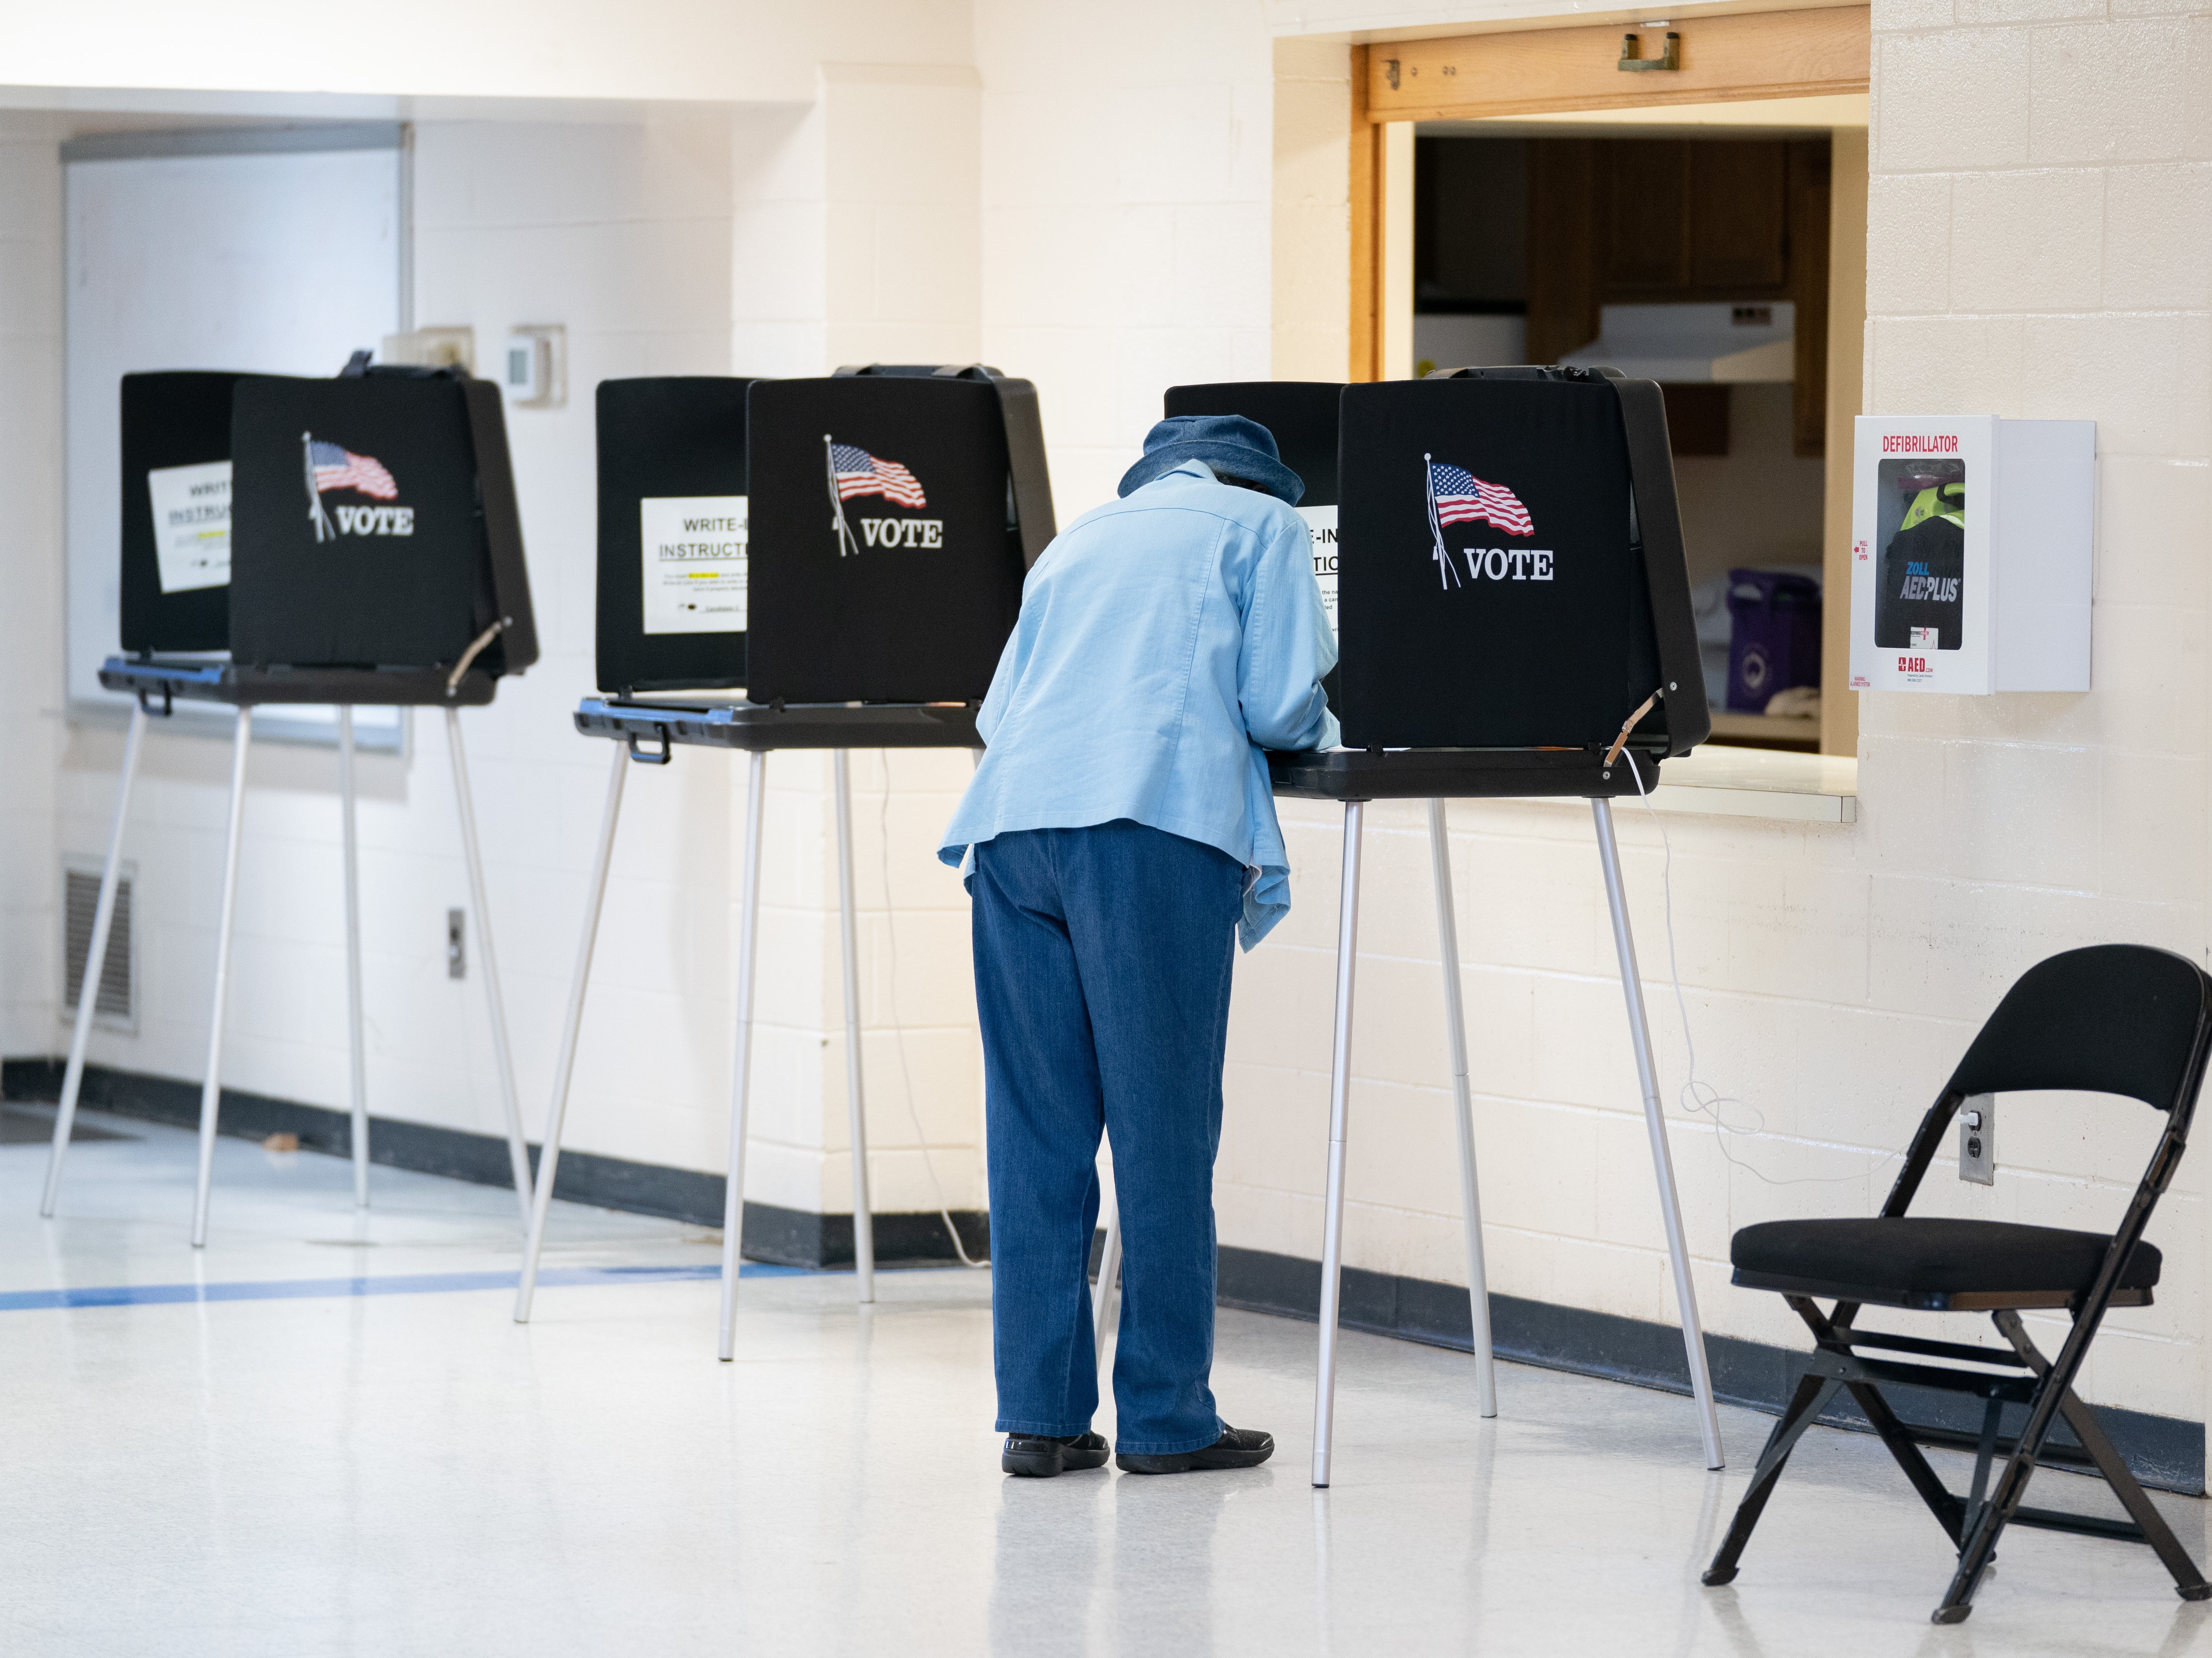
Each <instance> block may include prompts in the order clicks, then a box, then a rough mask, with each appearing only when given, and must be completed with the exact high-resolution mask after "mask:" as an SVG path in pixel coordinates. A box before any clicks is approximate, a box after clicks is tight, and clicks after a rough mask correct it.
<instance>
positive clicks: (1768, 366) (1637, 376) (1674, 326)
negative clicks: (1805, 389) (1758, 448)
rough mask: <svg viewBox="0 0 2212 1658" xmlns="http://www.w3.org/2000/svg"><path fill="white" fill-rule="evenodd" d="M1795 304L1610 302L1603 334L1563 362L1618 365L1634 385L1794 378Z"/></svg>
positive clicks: (1602, 317)
mask: <svg viewBox="0 0 2212 1658" xmlns="http://www.w3.org/2000/svg"><path fill="white" fill-rule="evenodd" d="M1796 333H1797V307H1796V306H1794V305H1792V304H1791V303H1790V301H1787V300H1776V301H1764V300H1762V301H1759V302H1758V303H1756V304H1749V305H1608V306H1606V307H1603V308H1601V310H1600V311H1599V313H1598V336H1597V337H1596V338H1595V340H1592V341H1591V342H1590V343H1589V344H1588V345H1585V346H1584V347H1583V348H1582V349H1580V350H1579V351H1570V352H1568V353H1567V355H1565V356H1564V357H1561V358H1560V359H1559V361H1561V362H1562V363H1565V364H1567V365H1569V366H1570V367H1577V368H1599V367H1604V368H1618V369H1619V370H1620V372H1621V373H1622V374H1626V375H1627V376H1628V377H1629V379H1631V380H1661V381H1672V382H1674V383H1676V384H1680V383H1683V382H1698V381H1705V382H1714V381H1717V382H1720V383H1722V384H1727V385H1742V384H1744V383H1746V382H1747V381H1755V380H1766V381H1774V380H1795V379H1796V358H1797V343H1796Z"/></svg>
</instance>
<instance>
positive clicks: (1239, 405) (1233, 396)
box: [1163, 380, 1344, 717]
mask: <svg viewBox="0 0 2212 1658" xmlns="http://www.w3.org/2000/svg"><path fill="white" fill-rule="evenodd" d="M1343 395H1344V387H1343V386H1341V385H1340V384H1339V383H1337V382H1336V381H1334V380H1224V381H1218V382H1216V383H1214V384H1212V385H1206V386H1170V387H1169V388H1168V394H1167V398H1166V407H1165V409H1164V411H1163V412H1164V413H1165V414H1166V415H1167V416H1168V417H1169V418H1170V419H1173V418H1175V417H1176V416H1178V415H1242V416H1244V418H1245V419H1247V420H1253V421H1257V422H1259V423H1260V424H1261V425H1262V426H1264V427H1266V428H1267V430H1268V432H1269V433H1270V434H1273V437H1274V440H1275V451H1276V452H1277V453H1278V454H1279V455H1280V456H1282V458H1283V465H1285V466H1287V467H1289V468H1290V469H1291V471H1293V472H1296V473H1297V475H1298V477H1299V479H1300V480H1301V481H1302V482H1303V483H1304V484H1305V486H1306V492H1305V494H1304V495H1301V496H1300V497H1299V498H1298V511H1299V512H1300V513H1304V515H1305V516H1306V518H1307V519H1308V527H1309V529H1310V531H1311V532H1312V535H1313V537H1314V575H1315V577H1316V580H1319V579H1322V577H1323V574H1324V570H1325V569H1326V572H1327V573H1328V574H1331V575H1333V574H1335V573H1336V567H1337V561H1338V556H1339V555H1338V541H1337V537H1338V536H1339V534H1340V529H1338V528H1332V527H1330V526H1329V525H1328V522H1327V520H1326V513H1322V512H1317V511H1316V509H1334V507H1336V505H1337V501H1338V494H1337V471H1336V449H1337V441H1336V428H1337V410H1338V404H1339V403H1340V399H1341V398H1342V397H1343ZM1316 518H1320V519H1322V522H1321V523H1319V524H1316V523H1315V522H1314V521H1313V520H1314V519H1316ZM1321 684H1322V694H1323V695H1326V696H1327V697H1328V706H1329V708H1330V709H1331V711H1333V712H1334V713H1335V714H1338V715H1339V716H1340V717H1341V715H1342V714H1343V711H1344V703H1343V696H1344V673H1343V671H1342V669H1340V668H1332V669H1330V670H1329V671H1328V674H1327V675H1326V676H1324V677H1323V678H1322V682H1321Z"/></svg>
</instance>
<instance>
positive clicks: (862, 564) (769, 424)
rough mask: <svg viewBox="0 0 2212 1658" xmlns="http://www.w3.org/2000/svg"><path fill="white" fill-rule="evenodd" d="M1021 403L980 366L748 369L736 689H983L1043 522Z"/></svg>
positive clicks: (805, 693)
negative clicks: (819, 372) (743, 665)
mask: <svg viewBox="0 0 2212 1658" xmlns="http://www.w3.org/2000/svg"><path fill="white" fill-rule="evenodd" d="M746 446H747V456H748V459H747V468H746V476H747V478H748V481H749V483H750V497H749V499H750V511H751V531H750V582H751V593H750V625H749V629H748V633H747V636H746V654H747V658H748V663H747V684H746V695H747V696H748V697H749V698H750V700H751V701H755V702H775V701H784V702H847V701H853V702H860V701H869V702H963V701H980V700H981V698H982V696H983V695H984V694H985V693H986V692H987V691H988V690H989V689H990V686H991V675H992V672H993V671H994V669H995V668H996V667H997V665H998V661H999V653H1000V650H1001V649H1002V648H1003V647H1004V646H1005V644H1006V635H1007V634H1008V633H1010V632H1011V631H1012V629H1013V624H1014V618H1015V616H1017V615H1018V613H1019V611H1020V609H1021V602H1022V578H1023V575H1024V568H1025V563H1026V562H1027V560H1028V559H1029V558H1030V557H1033V556H1034V554H1035V552H1036V550H1042V545H1043V543H1044V542H1045V541H1046V540H1048V539H1049V538H1050V536H1051V534H1052V506H1051V495H1050V488H1049V484H1048V483H1047V482H1046V479H1045V472H1044V454H1043V445H1042V432H1041V429H1040V428H1038V426H1037V423H1036V394H1035V392H1034V391H1033V390H1032V389H1031V388H1030V386H1029V384H1028V382H1026V381H1023V380H1006V379H1005V378H1004V377H1002V376H999V375H997V374H994V373H992V372H991V371H985V370H974V369H970V370H965V371H963V370H959V369H953V370H933V369H928V368H921V369H916V370H911V371H908V370H900V369H880V368H878V369H873V370H868V371H860V372H854V373H841V374H836V375H833V376H831V377H829V378H828V379H823V380H759V381H756V382H754V384H753V386H752V388H751V391H750V393H749V394H748V398H747V403H746Z"/></svg>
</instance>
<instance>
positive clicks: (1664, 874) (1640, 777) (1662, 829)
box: [1621, 702, 1903, 1186]
mask: <svg viewBox="0 0 2212 1658" xmlns="http://www.w3.org/2000/svg"><path fill="white" fill-rule="evenodd" d="M1650 706H1651V705H1650V703H1649V702H1646V703H1645V704H1644V708H1639V709H1638V710H1637V712H1636V713H1635V714H1631V715H1630V716H1629V721H1628V726H1633V725H1634V724H1635V723H1636V721H1637V720H1638V719H1640V718H1641V717H1642V716H1643V714H1644V712H1645V710H1647V709H1649V708H1650ZM1628 726H1623V727H1622V728H1621V731H1622V735H1623V736H1624V737H1625V736H1626V734H1627V731H1628ZM1622 757H1623V758H1625V759H1626V760H1627V762H1628V774H1629V776H1630V778H1631V779H1632V780H1634V782H1635V784H1636V793H1637V796H1638V799H1641V800H1642V801H1643V802H1644V811H1645V813H1646V814H1648V815H1649V816H1650V819H1651V824H1652V827H1653V828H1654V829H1657V830H1658V831H1659V845H1660V847H1661V849H1662V853H1663V855H1662V859H1661V861H1660V865H1659V887H1660V890H1661V892H1662V894H1663V895H1664V897H1665V902H1666V917H1667V981H1668V985H1669V986H1670V987H1672V988H1673V990H1674V1012H1675V1014H1676V1016H1677V1017H1679V1018H1680V1020H1681V1022H1682V1047H1683V1049H1684V1051H1685V1052H1686V1053H1687V1054H1688V1055H1689V1066H1690V1068H1689V1075H1688V1077H1687V1078H1686V1080H1685V1081H1684V1082H1683V1084H1682V1088H1681V1091H1680V1094H1678V1095H1677V1096H1675V1097H1676V1098H1677V1100H1679V1101H1680V1104H1681V1107H1682V1109H1683V1110H1684V1111H1685V1112H1686V1113H1690V1114H1694V1115H1698V1116H1704V1117H1710V1118H1711V1119H1712V1124H1713V1127H1714V1129H1715V1130H1716V1131H1717V1132H1716V1133H1715V1134H1714V1135H1713V1144H1714V1145H1717V1146H1718V1147H1720V1152H1721V1156H1722V1157H1724V1158H1726V1159H1727V1160H1728V1161H1729V1163H1733V1164H1734V1165H1735V1167H1736V1168H1738V1169H1742V1170H1743V1171H1744V1173H1745V1174H1747V1175H1750V1176H1752V1178H1753V1179H1754V1180H1759V1181H1765V1183H1766V1184H1767V1185H1769V1186H1834V1185H1840V1184H1843V1183H1844V1182H1847V1181H1856V1180H1869V1179H1871V1178H1872V1177H1873V1175H1874V1174H1875V1170H1876V1169H1880V1168H1881V1166H1882V1164H1883V1163H1887V1162H1889V1161H1890V1159H1891V1158H1893V1157H1900V1156H1902V1155H1903V1154H1902V1153H1901V1152H1897V1151H1891V1152H1888V1153H1887V1154H1885V1155H1884V1156H1883V1157H1881V1159H1880V1160H1879V1161H1877V1162H1876V1163H1874V1164H1873V1165H1872V1167H1870V1168H1869V1169H1867V1171H1866V1172H1865V1173H1864V1174H1863V1175H1796V1176H1794V1177H1792V1178H1790V1179H1788V1180H1777V1179H1775V1177H1774V1176H1773V1175H1769V1174H1766V1173H1765V1172H1764V1171H1763V1170H1761V1169H1757V1168H1754V1167H1753V1165H1752V1164H1750V1163H1746V1162H1745V1161H1744V1160H1743V1159H1742V1158H1741V1157H1737V1156H1736V1155H1735V1152H1733V1151H1730V1150H1729V1144H1728V1142H1729V1136H1730V1135H1731V1134H1733V1135H1735V1136H1737V1137H1738V1138H1740V1139H1756V1138H1758V1137H1759V1135H1760V1134H1762V1133H1765V1131H1766V1115H1765V1113H1764V1112H1762V1111H1761V1110H1760V1109H1759V1108H1758V1107H1757V1106H1755V1105H1753V1104H1752V1103H1750V1102H1748V1101H1746V1100H1740V1099H1738V1098H1736V1097H1735V1096H1734V1095H1733V1094H1723V1093H1722V1092H1721V1091H1720V1090H1718V1089H1717V1088H1715V1087H1713V1086H1712V1084H1710V1083H1703V1082H1699V1080H1698V1044H1697V1041H1696V1039H1695V1038H1694V1037H1693V1036H1692V1035H1691V1034H1690V1008H1689V1004H1688V1003H1687V1002H1686V1001H1685V1000H1684V999H1683V997H1682V969H1681V968H1680V965H1679V964H1678V963H1676V960H1675V957H1674V841H1672V840H1671V839H1669V838H1668V834H1667V824H1666V823H1665V821H1664V820H1663V819H1662V817H1660V816H1659V810H1658V808H1657V807H1656V806H1654V805H1652V804H1651V796H1650V792H1649V791H1648V790H1646V789H1645V788H1644V774H1643V772H1642V771H1640V770H1638V768H1637V764H1636V757H1635V756H1633V755H1625V756H1622ZM1652 1064H1653V1065H1654V1066H1656V1065H1657V1064H1658V1060H1657V1057H1656V1055H1655V1056H1654V1057H1653V1060H1652ZM1729 1105H1733V1106H1737V1107H1740V1108H1742V1109H1743V1110H1745V1111H1747V1112H1748V1113H1750V1114H1751V1118H1752V1126H1751V1127H1748V1128H1740V1127H1736V1126H1735V1124H1734V1123H1731V1122H1729V1121H1728V1119H1727V1118H1726V1117H1725V1116H1724V1115H1723V1114H1722V1109H1721V1108H1722V1107H1723V1106H1729ZM1851 1149H1852V1150H1855V1151H1856V1150H1857V1149H1858V1148H1857V1147H1853V1148H1851Z"/></svg>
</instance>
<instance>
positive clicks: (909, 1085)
mask: <svg viewBox="0 0 2212 1658" xmlns="http://www.w3.org/2000/svg"><path fill="white" fill-rule="evenodd" d="M876 839H877V840H878V841H880V842H881V843H882V853H883V865H884V940H885V942H886V943H887V944H889V945H890V958H891V960H890V988H889V990H888V991H887V992H886V995H887V998H888V999H889V1001H890V1015H891V1037H892V1040H893V1041H894V1042H896V1043H897V1044H898V1056H899V1081H900V1083H901V1084H902V1086H903V1087H904V1088H905V1090H906V1114H907V1117H908V1121H911V1122H912V1123H913V1124H914V1138H915V1144H916V1145H919V1146H921V1166H922V1167H923V1169H927V1171H928V1174H929V1186H930V1189H931V1190H932V1191H933V1192H935V1193H937V1212H938V1214H939V1217H941V1218H943V1220H944V1222H945V1231H946V1232H947V1233H948V1234H950V1235H951V1239H952V1253H953V1254H956V1255H957V1256H959V1257H960V1264H961V1265H962V1266H972V1267H975V1268H978V1269H981V1268H983V1267H987V1266H989V1265H990V1264H991V1258H990V1257H989V1256H988V1255H986V1256H984V1257H983V1259H982V1260H973V1259H971V1258H970V1257H969V1254H968V1248H967V1246H966V1245H965V1244H963V1243H962V1242H960V1229H959V1228H958V1227H957V1226H955V1225H954V1224H952V1206H951V1204H949V1203H947V1202H946V1201H945V1187H944V1186H943V1184H942V1183H940V1182H939V1180H938V1178H937V1164H936V1163H935V1162H934V1161H933V1160H932V1158H931V1157H930V1155H929V1135H928V1133H927V1131H925V1130H924V1129H923V1127H922V1126H921V1112H920V1111H919V1110H918V1109H916V1108H915V1102H914V1073H913V1072H911V1071H910V1070H908V1068H907V1062H906V1027H905V1026H904V1025H902V1024H901V1023H899V1016H898V926H897V924H896V920H894V919H893V918H894V914H895V913H896V909H897V906H896V905H895V904H893V903H892V902H891V762H890V754H889V753H886V754H885V755H884V804H883V810H882V811H881V813H880V815H879V816H878V819H877V827H876Z"/></svg>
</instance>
